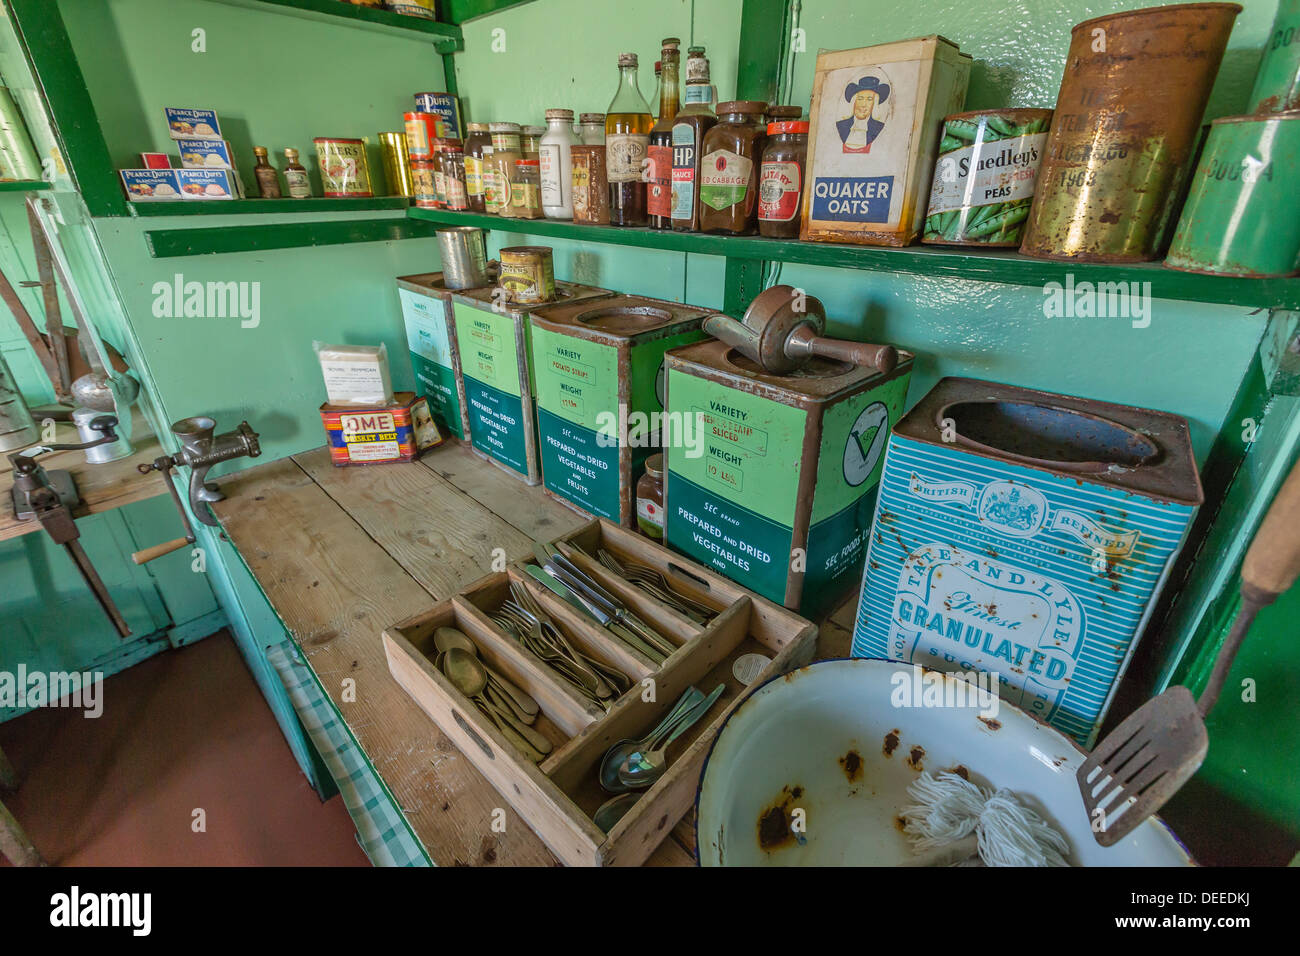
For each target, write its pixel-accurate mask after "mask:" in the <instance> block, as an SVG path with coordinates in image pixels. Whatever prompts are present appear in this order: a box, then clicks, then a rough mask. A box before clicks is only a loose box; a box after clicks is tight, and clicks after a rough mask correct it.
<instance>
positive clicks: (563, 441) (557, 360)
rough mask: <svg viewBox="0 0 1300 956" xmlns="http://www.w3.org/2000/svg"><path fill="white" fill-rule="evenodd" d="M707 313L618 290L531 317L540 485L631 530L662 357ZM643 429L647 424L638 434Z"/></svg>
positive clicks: (659, 393) (686, 340) (689, 336)
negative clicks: (602, 296) (540, 467)
mask: <svg viewBox="0 0 1300 956" xmlns="http://www.w3.org/2000/svg"><path fill="white" fill-rule="evenodd" d="M709 314H710V312H709V310H706V309H698V308H696V307H694V306H690V305H682V304H681V303H680V302H665V301H663V300H662V299H648V298H643V297H641V296H632V295H620V296H616V297H614V298H612V299H601V300H598V301H596V302H590V303H587V302H576V303H558V304H552V305H548V306H543V307H541V308H538V309H535V310H534V311H533V313H532V317H531V321H530V325H531V326H532V349H533V368H534V374H535V383H536V387H537V392H536V394H537V433H538V438H539V441H540V445H541V460H542V487H543V489H544V490H545V491H546V492H547V494H549V495H551V496H553V497H555V498H559V499H560V500H561V501H564V502H565V503H566V504H570V505H573V506H576V507H577V508H578V509H579V510H581V511H583V512H584V513H586V514H589V515H592V516H594V517H599V518H608V519H609V520H611V521H616V522H618V523H619V524H621V525H623V526H624V527H625V528H635V527H636V502H635V500H634V499H635V497H636V495H635V493H634V492H635V489H636V482H637V478H639V477H640V474H641V472H642V470H643V465H644V463H645V460H646V459H647V458H648V457H650V456H651V455H653V454H654V453H655V452H657V451H662V446H661V444H660V441H661V436H660V434H659V428H660V425H661V424H662V421H663V419H662V412H663V410H664V353H665V352H666V351H667V350H668V349H671V348H676V347H677V346H679V345H688V344H690V343H692V342H697V341H699V340H700V339H702V338H704V337H705V335H704V332H703V331H701V330H700V322H701V320H703V318H704V317H705V316H706V315H709ZM642 426H648V430H643V428H642Z"/></svg>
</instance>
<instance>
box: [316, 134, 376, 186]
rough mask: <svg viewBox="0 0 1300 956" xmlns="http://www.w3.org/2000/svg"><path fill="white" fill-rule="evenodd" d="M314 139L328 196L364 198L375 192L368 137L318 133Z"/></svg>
mask: <svg viewBox="0 0 1300 956" xmlns="http://www.w3.org/2000/svg"><path fill="white" fill-rule="evenodd" d="M312 142H313V143H315V144H316V159H317V161H318V162H319V163H320V181H321V186H322V187H323V192H324V194H325V195H326V196H329V197H331V198H345V197H350V198H365V197H369V196H373V195H374V193H373V192H372V191H371V188H370V166H369V164H368V163H367V162H366V142H365V140H362V139H333V138H330V137H325V136H318V137H316V138H315V139H313V140H312Z"/></svg>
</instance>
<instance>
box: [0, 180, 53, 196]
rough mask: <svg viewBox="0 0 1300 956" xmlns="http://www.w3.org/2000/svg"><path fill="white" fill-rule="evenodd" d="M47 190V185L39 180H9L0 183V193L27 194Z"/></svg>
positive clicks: (48, 185) (48, 186)
mask: <svg viewBox="0 0 1300 956" xmlns="http://www.w3.org/2000/svg"><path fill="white" fill-rule="evenodd" d="M49 188H50V184H49V183H47V182H43V181H41V180H39V179H11V180H9V181H7V182H0V193H29V192H35V191H36V190H39V189H49Z"/></svg>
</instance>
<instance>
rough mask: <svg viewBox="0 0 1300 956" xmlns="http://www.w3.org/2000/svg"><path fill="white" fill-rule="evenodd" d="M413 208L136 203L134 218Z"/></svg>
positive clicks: (391, 201) (364, 203)
mask: <svg viewBox="0 0 1300 956" xmlns="http://www.w3.org/2000/svg"><path fill="white" fill-rule="evenodd" d="M410 205H411V200H410V199H408V198H407V197H406V196H375V197H373V198H371V199H327V198H325V197H324V196H313V197H311V198H310V199H225V200H212V201H207V202H200V201H197V200H191V201H189V202H186V201H185V200H183V199H182V200H180V201H178V202H135V203H131V205H130V211H131V215H132V216H136V217H139V218H143V219H159V218H166V217H169V216H246V215H263V216H265V215H272V214H275V215H283V214H285V213H302V212H371V211H374V210H378V209H405V208H407V207H408V206H410Z"/></svg>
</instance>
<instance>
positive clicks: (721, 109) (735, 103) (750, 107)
mask: <svg viewBox="0 0 1300 956" xmlns="http://www.w3.org/2000/svg"><path fill="white" fill-rule="evenodd" d="M766 112H767V103H765V102H763V101H762V100H727V101H726V102H723V103H719V104H718V115H719V116H721V115H722V114H723V113H760V114H761V113H766Z"/></svg>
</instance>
